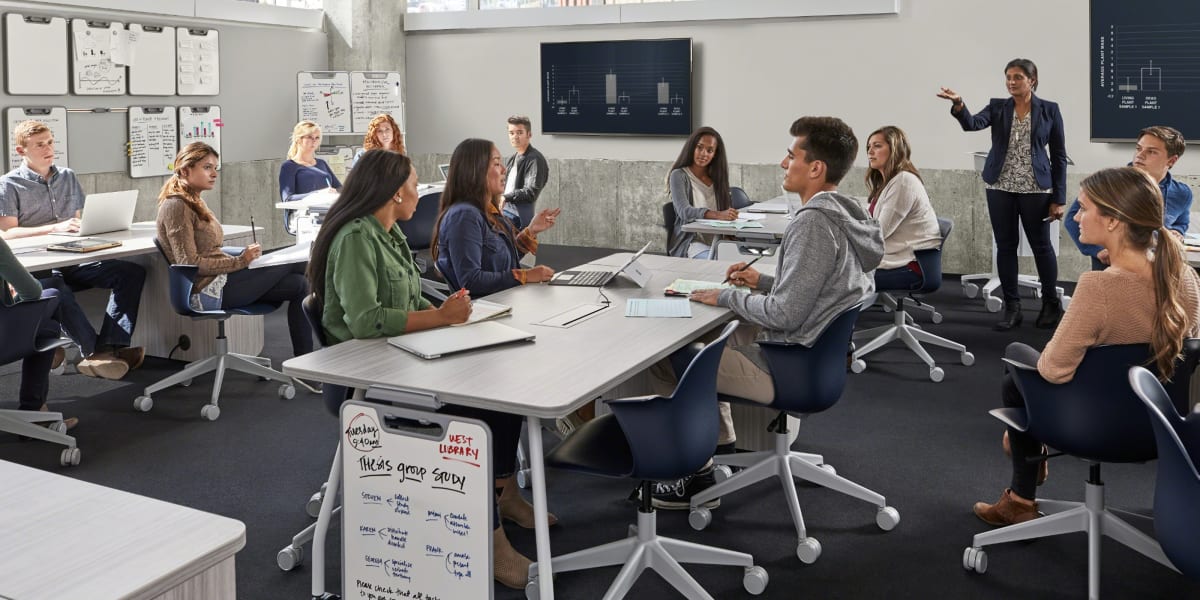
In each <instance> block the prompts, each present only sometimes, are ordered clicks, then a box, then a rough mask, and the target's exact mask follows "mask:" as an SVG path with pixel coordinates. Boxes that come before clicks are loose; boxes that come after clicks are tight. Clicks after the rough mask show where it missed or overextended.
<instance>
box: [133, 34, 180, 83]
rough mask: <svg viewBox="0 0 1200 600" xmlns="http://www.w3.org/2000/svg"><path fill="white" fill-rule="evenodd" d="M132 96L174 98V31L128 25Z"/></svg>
mask: <svg viewBox="0 0 1200 600" xmlns="http://www.w3.org/2000/svg"><path fill="white" fill-rule="evenodd" d="M129 40H130V41H129V46H130V51H129V94H130V95H132V96H174V95H175V73H176V67H177V66H176V64H175V28H174V27H157V26H151V25H140V24H138V23H131V24H130V25H129Z"/></svg>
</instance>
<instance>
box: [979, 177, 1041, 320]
mask: <svg viewBox="0 0 1200 600" xmlns="http://www.w3.org/2000/svg"><path fill="white" fill-rule="evenodd" d="M1051 202H1052V200H1051V196H1050V194H1013V193H1010V192H1002V191H1000V190H987V205H988V216H989V217H991V220H992V234H993V235H994V236H995V238H996V273H997V275H999V276H1000V288H1001V289H1002V291H1003V294H1004V302H1005V303H1006V304H1007V303H1010V302H1019V301H1020V300H1021V295H1020V290H1019V288H1018V284H1017V280H1018V275H1019V274H1018V272H1017V247H1018V246H1020V244H1021V233H1020V230H1018V229H1017V228H1018V227H1021V228H1022V229H1024V230H1025V238H1026V239H1028V240H1029V247H1030V248H1031V249H1032V250H1033V261H1034V264H1036V265H1037V272H1038V279H1040V280H1041V282H1042V298H1045V299H1050V298H1057V297H1058V295H1057V293H1056V290H1055V289H1054V288H1055V286H1056V285H1057V283H1058V260H1057V259H1056V258H1055V256H1054V246H1052V245H1051V244H1050V223H1049V222H1048V221H1044V220H1043V219H1045V218H1046V215H1048V214H1049V212H1050V203H1051Z"/></svg>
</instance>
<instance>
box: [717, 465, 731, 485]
mask: <svg viewBox="0 0 1200 600" xmlns="http://www.w3.org/2000/svg"><path fill="white" fill-rule="evenodd" d="M730 477H733V469H730V468H729V465H717V466H715V467H713V480H715V481H716V482H717V483H721V482H722V481H725V480H726V479H729V478H730Z"/></svg>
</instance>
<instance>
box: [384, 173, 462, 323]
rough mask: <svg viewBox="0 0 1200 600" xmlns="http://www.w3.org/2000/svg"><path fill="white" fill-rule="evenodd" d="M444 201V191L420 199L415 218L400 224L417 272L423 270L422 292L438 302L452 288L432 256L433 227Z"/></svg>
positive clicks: (444, 297)
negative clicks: (435, 265) (438, 269)
mask: <svg viewBox="0 0 1200 600" xmlns="http://www.w3.org/2000/svg"><path fill="white" fill-rule="evenodd" d="M441 201H442V193H441V192H431V193H428V194H425V195H424V196H421V197H420V198H419V199H418V200H417V210H415V211H414V212H413V216H412V218H411V219H409V220H407V221H396V224H397V225H399V226H400V231H401V232H403V233H404V237H405V239H407V240H408V248H409V249H410V250H412V253H413V260H414V261H416V263H417V269H418V270H420V271H421V293H422V294H423V295H425V297H426V298H429V299H430V300H431V301H435V302H444V301H445V300H446V295H447V294H448V293H449V292H450V287H449V286H448V285H446V282H445V280H444V279H443V278H442V276H441V275H440V274H439V273H438V272H437V269H436V268H434V265H433V258H432V256H431V255H430V253H429V249H430V247H431V246H432V245H433V226H434V223H436V222H437V216H438V209H439V205H440V204H441Z"/></svg>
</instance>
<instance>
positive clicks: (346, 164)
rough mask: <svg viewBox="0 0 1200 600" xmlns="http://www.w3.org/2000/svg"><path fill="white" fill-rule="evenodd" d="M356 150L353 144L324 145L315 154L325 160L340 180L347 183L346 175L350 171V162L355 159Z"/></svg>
mask: <svg viewBox="0 0 1200 600" xmlns="http://www.w3.org/2000/svg"><path fill="white" fill-rule="evenodd" d="M354 151H355V149H354V148H353V147H351V146H333V147H329V146H322V147H320V148H317V151H316V152H314V153H313V156H316V157H317V158H319V159H321V160H323V161H325V163H326V164H328V165H329V170H330V171H333V174H334V175H337V178H338V181H341V182H342V183H345V182H346V175H347V174H348V173H350V163H351V162H353V160H354Z"/></svg>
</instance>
